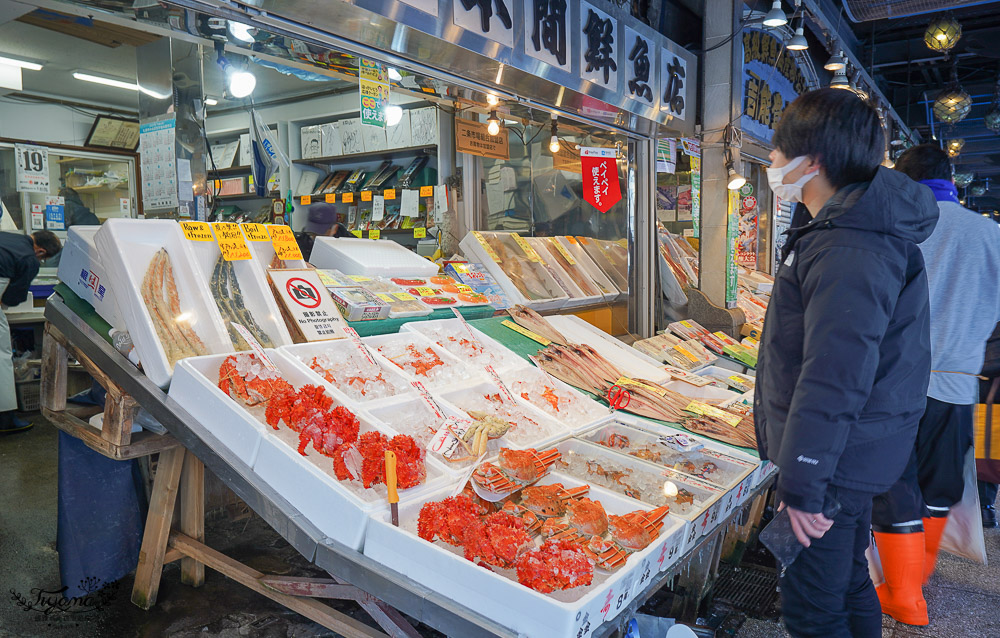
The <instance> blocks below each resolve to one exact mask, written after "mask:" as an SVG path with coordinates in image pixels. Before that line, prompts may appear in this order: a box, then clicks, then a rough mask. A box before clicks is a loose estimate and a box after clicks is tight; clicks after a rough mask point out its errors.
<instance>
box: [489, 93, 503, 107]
mask: <svg viewBox="0 0 1000 638" xmlns="http://www.w3.org/2000/svg"><path fill="white" fill-rule="evenodd" d="M486 103H487V104H489V105H490V106H496V105H497V104H500V98H498V97H497V96H495V95H493V94H492V93H487V94H486Z"/></svg>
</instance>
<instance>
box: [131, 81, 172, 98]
mask: <svg viewBox="0 0 1000 638" xmlns="http://www.w3.org/2000/svg"><path fill="white" fill-rule="evenodd" d="M138 86H139V92H140V93H142V94H143V95H148V96H149V97H151V98H155V99H157V100H165V99H167V98H168V97H172V96H173V93H157V92H156V91H154V90H153V89H147V88H146V87H144V86H142V85H141V84H140V85H138Z"/></svg>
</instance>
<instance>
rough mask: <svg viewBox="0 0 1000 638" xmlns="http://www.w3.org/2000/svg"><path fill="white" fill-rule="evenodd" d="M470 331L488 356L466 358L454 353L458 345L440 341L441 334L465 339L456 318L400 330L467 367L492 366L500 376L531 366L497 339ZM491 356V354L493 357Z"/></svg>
mask: <svg viewBox="0 0 1000 638" xmlns="http://www.w3.org/2000/svg"><path fill="white" fill-rule="evenodd" d="M469 328H471V330H472V333H473V335H474V336H475V338H476V341H478V342H479V345H480V346H481V347H482V349H483V350H484V351H485V352H486V353H487V354H480V355H478V356H467V355H464V354H457V353H455V350H458V351H461V347H460V346H459V345H458V344H455V343H453V342H450V341H446V340H445V339H444V338H443V333H447V334H450V335H452V336H454V337H455V338H456V339H459V340H462V339H468V332H467V331H466V329H465V327H464V326H462V324H461V322H460V321H459V319H458V318H457V317H456V318H454V319H433V320H431V321H411V322H410V323H406V324H403V327H402V328H400V332H415V333H417V334H419V335H420V336H422V337H424V338H426V339H428V340H429V341H430V342H432V343H434V344H435V345H437V346H438V347H439V348H441V349H442V350H447V351H448V352H449V353H452V354H454V355H455V358H457V359H459V360H460V361H462V362H463V363H464V364H465V365H467V366H469V367H472V368H480V367H483V366H487V365H492V366H493V368H494V369H495V370H496V371H497V373H499V374H500V375H501V376H503V375H504V374H506V373H508V372H510V371H512V370H523V369H530V368H531V364H530V363H528V362H527V361H525V360H524V359H522V358H521V357H519V356H517V355H516V354H514V353H513V352H512V351H511V350H510V349H509V348H507V347H506V346H504V345H503V344H501V343H500V342H499V341H497V340H496V339H493V338H492V337H490V336H488V335H485V334H483V333H482V332H481V331H480V330H478V329H476V328H473V327H472V326H469ZM445 343H449V344H450V348H449V347H446V346H445V345H444V344H445ZM490 355H492V357H491V356H490Z"/></svg>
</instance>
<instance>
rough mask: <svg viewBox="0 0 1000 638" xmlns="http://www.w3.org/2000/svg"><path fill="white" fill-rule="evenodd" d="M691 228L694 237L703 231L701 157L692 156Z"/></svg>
mask: <svg viewBox="0 0 1000 638" xmlns="http://www.w3.org/2000/svg"><path fill="white" fill-rule="evenodd" d="M691 230H692V235H691V236H692V237H696V238H697V237H700V233H701V157H696V156H694V155H692V156H691Z"/></svg>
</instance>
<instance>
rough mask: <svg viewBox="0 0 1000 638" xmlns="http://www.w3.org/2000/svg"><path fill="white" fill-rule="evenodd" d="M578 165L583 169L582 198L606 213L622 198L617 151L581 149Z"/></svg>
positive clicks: (610, 149)
mask: <svg viewBox="0 0 1000 638" xmlns="http://www.w3.org/2000/svg"><path fill="white" fill-rule="evenodd" d="M580 163H581V165H582V168H583V198H584V199H585V200H587V201H588V202H590V203H591V204H592V205H593V206H594V208H596V209H597V210H599V211H601V212H602V213H606V212H608V211H609V210H611V207H612V206H614V205H615V204H617V203H618V202H619V201H620V200H621V198H622V192H621V186H620V184H619V182H618V161H617V149H615V148H596V147H584V148H581V149H580Z"/></svg>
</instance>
